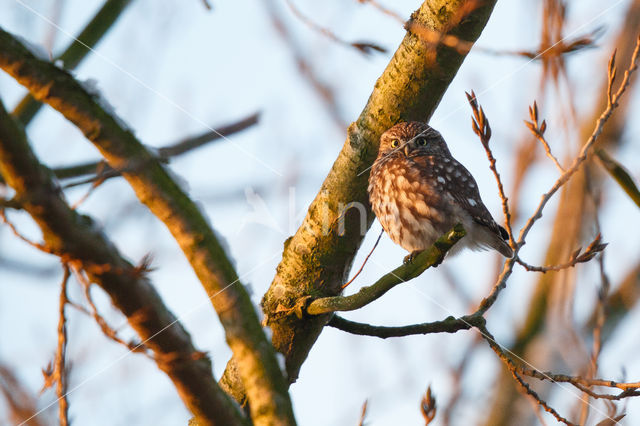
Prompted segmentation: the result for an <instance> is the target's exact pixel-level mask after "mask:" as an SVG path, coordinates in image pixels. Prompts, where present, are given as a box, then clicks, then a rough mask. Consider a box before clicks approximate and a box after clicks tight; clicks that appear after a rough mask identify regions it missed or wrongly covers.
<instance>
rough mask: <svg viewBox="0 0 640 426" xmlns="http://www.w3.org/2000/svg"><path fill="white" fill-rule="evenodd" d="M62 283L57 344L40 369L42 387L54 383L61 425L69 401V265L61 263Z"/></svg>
mask: <svg viewBox="0 0 640 426" xmlns="http://www.w3.org/2000/svg"><path fill="white" fill-rule="evenodd" d="M62 267H63V276H62V283H61V284H60V298H59V300H60V302H59V307H58V345H57V347H56V355H55V359H54V360H53V362H52V363H49V365H48V366H47V368H45V369H44V370H42V375H43V376H44V385H43V386H42V389H43V390H45V389H48V388H50V387H52V386H53V384H54V383H55V384H56V395H57V396H58V400H57V402H58V419H59V421H60V425H61V426H67V425H68V424H69V401H68V400H67V377H68V374H67V367H66V364H67V363H66V349H67V317H66V315H65V307H66V306H67V304H68V303H69V299H68V297H67V284H68V283H69V277H70V272H69V265H67V264H63V265H62Z"/></svg>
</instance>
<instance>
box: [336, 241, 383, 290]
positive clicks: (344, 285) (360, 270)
mask: <svg viewBox="0 0 640 426" xmlns="http://www.w3.org/2000/svg"><path fill="white" fill-rule="evenodd" d="M383 232H384V229H383V230H381V231H380V235H378V239H377V240H376V243H375V244H374V245H373V248H372V249H371V251H370V252H369V254H368V255H367V257H365V258H364V261H363V262H362V266H360V269H358V272H356V274H355V275H354V276H353V278H351V279H350V280H349V281H347V282H346V283H345V284H343V285H342V289H343V290H344V289H345V288H347V286H348V285H349V284H351V283H352V282H353V280H355V279H356V278H358V275H360V272H362V270H363V269H364V265H366V264H367V261H368V260H369V258H370V257H371V255H372V254H373V251H374V250H375V249H376V247H378V243H379V242H380V238H381V237H382V234H383Z"/></svg>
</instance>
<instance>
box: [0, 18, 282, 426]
mask: <svg viewBox="0 0 640 426" xmlns="http://www.w3.org/2000/svg"><path fill="white" fill-rule="evenodd" d="M0 67H1V68H2V69H4V70H5V71H6V72H7V73H9V74H10V75H11V76H12V77H13V78H14V79H16V80H17V81H18V82H19V83H20V84H22V85H23V86H25V87H26V88H27V89H29V91H30V92H31V93H32V95H33V96H34V97H35V98H36V99H38V100H40V101H42V102H45V103H47V104H49V105H50V106H51V107H53V108H54V109H56V110H58V111H59V112H61V113H62V114H63V115H64V116H65V117H66V118H67V119H68V120H69V121H71V122H72V123H73V124H75V125H76V127H78V128H79V129H80V130H81V131H82V132H83V133H84V134H85V136H86V137H87V138H88V139H89V140H90V141H91V142H93V144H94V145H95V146H96V147H97V148H98V149H99V150H100V152H101V153H102V155H103V156H104V157H105V159H106V160H107V162H108V163H109V166H111V167H112V168H114V169H116V170H123V173H122V175H123V177H124V178H125V179H126V180H127V182H128V183H129V184H130V185H131V187H132V188H133V190H134V191H135V193H136V195H137V196H138V198H139V199H140V201H141V202H142V203H143V204H145V205H146V206H147V207H148V208H149V209H150V210H151V212H152V213H153V214H154V215H155V216H157V217H158V218H159V219H160V220H161V221H162V222H164V224H165V225H166V226H167V228H168V229H169V231H170V232H171V234H172V235H173V237H174V238H175V239H176V241H177V242H178V244H179V245H180V247H181V249H182V251H183V252H184V253H185V255H186V257H187V259H188V260H189V262H190V263H191V266H192V267H193V269H194V271H195V273H196V275H197V276H198V278H199V280H200V282H201V283H202V285H203V287H204V288H205V290H206V293H207V295H208V297H209V298H210V300H211V302H212V304H213V307H214V308H215V310H216V312H217V314H218V317H219V319H220V322H221V323H222V326H223V327H224V330H225V336H226V340H227V343H228V344H229V346H230V348H231V350H232V351H233V353H234V354H235V357H236V359H237V360H238V372H239V373H240V377H241V379H242V382H243V383H244V385H245V386H246V389H247V395H248V399H249V401H250V403H251V416H252V420H253V422H254V423H255V424H294V423H295V420H294V418H293V410H292V408H291V401H290V398H289V394H288V391H287V386H286V381H285V379H284V376H283V374H282V371H281V370H280V367H279V365H278V362H277V360H276V356H275V352H274V350H273V347H272V346H271V345H270V344H269V342H268V341H267V338H266V336H265V334H264V332H263V330H262V328H261V326H260V322H259V320H258V315H257V312H256V310H255V307H254V305H253V303H252V302H251V299H250V298H249V294H248V293H247V291H246V290H245V288H244V286H243V285H242V284H241V283H240V282H239V279H238V276H237V274H236V272H235V270H234V268H233V266H232V265H231V262H230V261H229V259H228V258H227V255H226V253H225V252H224V249H223V248H222V246H221V244H220V242H219V241H218V239H217V238H216V236H215V234H214V232H213V230H212V229H211V227H210V226H209V224H208V221H207V219H206V218H205V217H204V215H203V213H202V212H201V211H200V210H199V208H198V207H197V206H196V205H195V203H194V202H193V201H191V200H190V199H189V197H188V196H187V195H186V194H185V193H184V191H183V190H182V189H181V188H180V187H179V186H178V185H177V184H176V182H175V181H174V180H173V179H172V178H171V177H170V176H169V174H168V172H167V171H166V170H165V169H164V167H163V165H162V164H161V163H160V162H159V161H158V160H157V159H156V158H155V157H154V156H153V154H152V153H150V152H149V151H148V150H147V149H146V148H145V147H144V146H143V145H142V143H140V141H138V140H137V139H136V138H135V136H134V135H133V134H132V133H131V132H130V131H129V130H127V129H124V128H123V127H122V125H121V124H120V122H119V121H118V120H117V117H114V116H113V115H111V114H110V113H109V112H108V111H107V110H106V109H105V108H104V107H103V106H102V103H101V99H100V98H99V96H98V95H92V94H90V93H88V92H87V91H86V90H85V89H84V88H83V87H82V86H81V85H80V84H79V83H78V82H77V81H76V80H75V79H74V78H73V77H72V76H71V75H70V74H69V73H68V72H66V71H64V70H61V69H59V68H57V67H55V66H54V65H53V64H51V63H49V62H47V61H42V60H40V59H38V58H36V57H35V56H34V55H33V54H32V53H31V52H30V51H28V50H27V49H26V48H25V47H24V46H23V45H22V44H21V43H19V42H18V41H17V40H16V39H15V38H14V37H13V36H11V34H9V33H7V32H5V31H4V30H2V29H0ZM140 165H144V167H140Z"/></svg>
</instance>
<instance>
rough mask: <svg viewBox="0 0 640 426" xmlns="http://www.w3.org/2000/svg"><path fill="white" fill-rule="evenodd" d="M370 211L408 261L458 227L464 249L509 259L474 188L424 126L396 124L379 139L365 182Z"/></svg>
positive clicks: (502, 234) (436, 135) (440, 140)
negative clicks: (495, 253) (406, 253)
mask: <svg viewBox="0 0 640 426" xmlns="http://www.w3.org/2000/svg"><path fill="white" fill-rule="evenodd" d="M369 199H370V201H371V207H372V208H373V212H374V213H375V214H376V216H377V217H378V220H379V221H380V223H381V224H382V227H383V228H384V230H385V231H386V232H387V234H388V235H389V237H391V240H393V242H395V243H396V244H399V245H400V246H402V248H404V249H405V250H408V251H409V252H410V256H409V258H412V257H413V255H415V254H416V253H417V252H419V251H422V250H425V249H427V248H429V247H431V245H433V243H434V242H435V241H436V240H437V239H438V238H439V237H440V236H441V235H443V234H444V233H445V232H447V231H448V230H450V229H451V228H452V227H453V225H455V224H456V223H460V224H462V226H464V229H465V230H466V231H467V235H466V236H465V237H464V238H463V239H462V240H460V242H458V244H456V245H455V246H453V249H452V250H451V251H453V252H455V251H458V250H460V249H461V248H463V247H469V248H471V249H476V250H477V249H487V248H493V249H495V250H497V251H499V252H500V253H501V254H502V255H503V256H506V257H511V256H512V255H513V252H512V251H511V247H509V245H508V244H507V243H506V242H505V240H506V239H507V238H508V235H507V232H506V231H505V229H504V228H503V227H501V226H500V225H498V224H497V223H496V222H495V221H494V220H493V218H492V217H491V214H490V213H489V211H488V210H487V208H486V207H485V205H484V204H483V203H482V200H481V199H480V193H479V192H478V185H477V184H476V181H475V180H474V179H473V176H471V173H469V171H468V170H467V169H465V167H464V166H463V165H462V164H460V163H459V162H458V161H456V160H455V159H454V158H453V157H452V156H451V153H450V152H449V149H448V148H447V144H446V143H445V141H444V139H443V138H442V136H441V135H440V133H439V132H438V131H437V130H435V129H432V128H431V127H429V126H428V125H427V124H426V123H420V122H415V121H413V122H407V123H400V124H396V125H395V126H393V127H392V128H390V129H389V130H387V131H386V132H384V133H383V134H382V136H381V137H380V151H379V152H378V158H376V161H375V162H374V163H373V167H372V168H371V176H370V177H369Z"/></svg>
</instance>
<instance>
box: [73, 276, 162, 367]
mask: <svg viewBox="0 0 640 426" xmlns="http://www.w3.org/2000/svg"><path fill="white" fill-rule="evenodd" d="M73 273H74V276H75V277H76V279H77V280H78V282H79V283H81V284H82V288H83V289H84V295H85V299H86V300H87V303H88V304H89V307H90V313H91V316H92V317H93V319H94V320H95V321H96V323H97V324H98V326H99V327H100V330H101V331H102V333H103V334H104V335H105V336H106V337H107V338H109V339H111V340H113V341H114V342H116V343H119V344H121V345H123V346H124V347H126V348H127V349H128V350H129V351H131V352H136V353H141V354H143V355H145V356H147V357H149V358H153V357H152V356H151V355H150V354H149V353H148V351H147V347H146V346H145V345H144V344H143V343H138V342H133V341H131V342H125V341H124V340H122V339H121V338H120V337H118V333H117V332H116V331H115V330H114V329H112V328H111V327H110V326H109V324H107V321H106V320H105V319H104V318H103V317H102V316H101V315H100V314H99V313H98V308H96V305H95V304H94V303H93V298H92V297H91V283H90V282H89V280H88V279H87V278H86V277H85V276H84V274H83V272H82V271H80V270H77V269H75V268H73Z"/></svg>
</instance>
